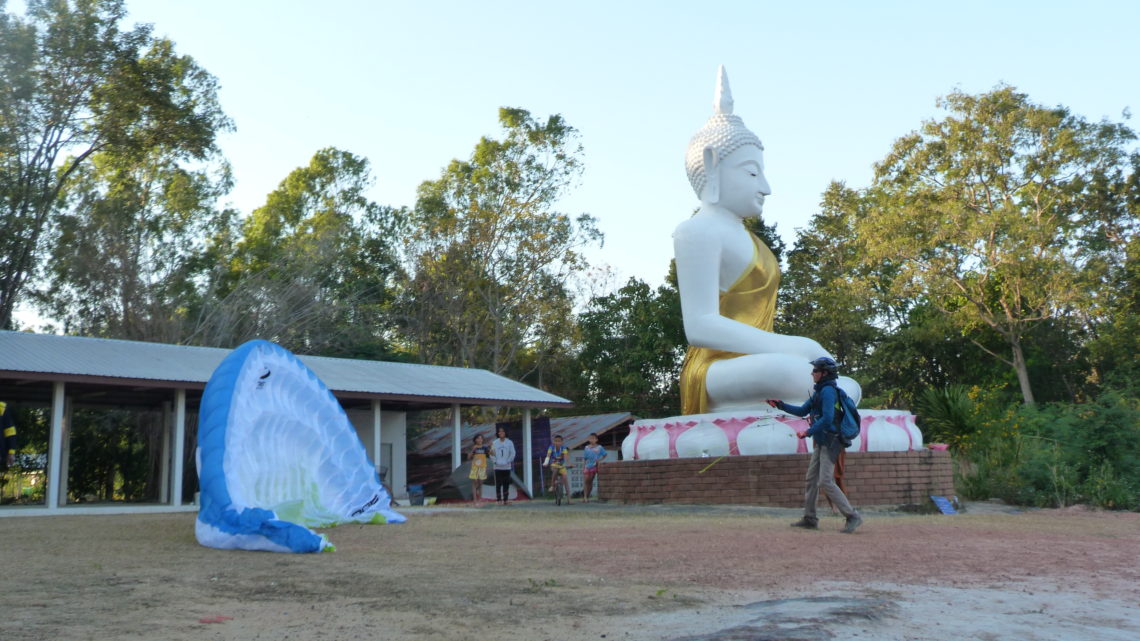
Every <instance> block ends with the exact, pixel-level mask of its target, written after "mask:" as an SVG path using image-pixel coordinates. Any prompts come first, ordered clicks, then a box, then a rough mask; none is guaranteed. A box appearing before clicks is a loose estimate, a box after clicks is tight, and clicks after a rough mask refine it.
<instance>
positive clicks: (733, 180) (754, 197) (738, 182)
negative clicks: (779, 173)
mask: <svg viewBox="0 0 1140 641" xmlns="http://www.w3.org/2000/svg"><path fill="white" fill-rule="evenodd" d="M717 170H718V171H719V172H720V200H718V201H717V204H718V205H720V206H721V207H724V208H725V209H727V210H729V211H731V212H732V213H734V214H736V215H737V216H740V217H741V218H753V217H755V216H759V215H760V214H761V213H762V212H763V211H764V197H765V196H767V195H769V194H771V193H772V189H771V187H769V186H768V180H767V179H766V178H764V152H763V151H760V148H759V147H756V146H754V145H744V146H743V147H740V148H739V149H737V150H736V151H733V152H732V153H730V154H729V155H727V156H725V157H724V159H723V160H721V162H720V164H719V165H718V167H717Z"/></svg>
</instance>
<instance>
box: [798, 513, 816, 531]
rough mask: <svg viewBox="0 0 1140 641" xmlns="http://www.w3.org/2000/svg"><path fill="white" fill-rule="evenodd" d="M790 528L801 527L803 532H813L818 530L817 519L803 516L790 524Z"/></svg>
mask: <svg viewBox="0 0 1140 641" xmlns="http://www.w3.org/2000/svg"><path fill="white" fill-rule="evenodd" d="M792 527H802V528H803V529H805V530H815V529H818V528H819V519H812V518H808V517H806V516H805V517H804V518H802V519H800V520H798V521H796V522H795V523H792Z"/></svg>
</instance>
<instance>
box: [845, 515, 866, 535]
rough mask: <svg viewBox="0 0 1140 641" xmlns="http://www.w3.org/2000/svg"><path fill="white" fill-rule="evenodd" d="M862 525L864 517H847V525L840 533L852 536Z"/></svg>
mask: <svg viewBox="0 0 1140 641" xmlns="http://www.w3.org/2000/svg"><path fill="white" fill-rule="evenodd" d="M862 523H863V517H861V516H859V515H858V514H852V515H851V516H849V517H847V525H844V526H843V529H842V530H840V532H842V533H844V534H851V533H852V532H854V531H855V528H857V527H859V525H861V524H862Z"/></svg>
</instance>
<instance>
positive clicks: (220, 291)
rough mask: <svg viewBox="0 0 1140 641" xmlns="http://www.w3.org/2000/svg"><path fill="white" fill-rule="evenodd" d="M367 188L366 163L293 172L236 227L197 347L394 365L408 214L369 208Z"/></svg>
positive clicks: (348, 157)
mask: <svg viewBox="0 0 1140 641" xmlns="http://www.w3.org/2000/svg"><path fill="white" fill-rule="evenodd" d="M371 184H372V178H371V174H370V170H369V165H368V161H367V160H365V159H364V158H361V157H359V156H356V155H354V154H352V153H350V152H347V151H343V150H338V149H334V148H326V149H321V150H319V151H318V152H317V153H316V154H314V155H313V158H312V159H311V161H310V162H309V164H308V165H307V166H305V167H300V168H298V169H295V170H294V171H292V172H291V173H290V174H289V176H287V177H286V178H285V180H283V181H282V182H281V184H280V185H279V186H278V188H277V189H275V190H274V191H273V192H271V193H270V194H269V195H268V197H267V198H266V203H265V205H263V206H262V207H260V208H258V209H257V210H255V211H254V212H253V214H252V215H251V216H250V217H249V218H247V219H246V220H245V221H244V222H243V223H242V226H241V230H240V235H239V237H238V238H237V239H236V240H235V241H234V242H233V244H232V251H231V252H230V253H229V254H228V255H227V257H226V271H225V272H224V273H223V274H221V276H220V277H219V278H218V280H217V282H216V283H215V287H214V289H213V295H214V297H215V298H216V299H217V300H216V302H215V304H213V305H212V306H210V308H208V309H204V310H203V316H202V318H201V319H200V320H199V321H198V323H197V328H196V330H195V333H194V336H193V339H194V342H196V343H199V344H213V345H233V344H237V343H240V342H243V341H245V340H248V339H250V338H254V337H260V338H268V339H271V340H274V341H276V342H278V343H280V344H281V345H284V346H286V347H287V348H289V349H292V350H294V351H297V352H300V353H309V354H311V353H320V354H323V355H327V356H358V357H390V356H392V355H393V354H392V350H393V347H392V342H393V340H394V339H393V335H392V332H393V324H392V321H391V320H390V319H391V315H390V313H389V310H388V306H389V305H390V303H391V300H392V297H393V290H394V288H395V286H396V283H397V282H398V280H399V279H400V259H399V245H398V243H397V241H396V239H398V238H400V237H401V236H402V234H403V225H404V224H405V218H406V213H405V212H404V211H402V210H397V209H392V208H389V207H383V206H380V205H378V204H376V203H374V202H372V201H371V200H370V199H369V198H368V197H367V195H366V192H367V190H368V188H369V187H370V186H371Z"/></svg>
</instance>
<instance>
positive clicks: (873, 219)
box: [857, 87, 1136, 404]
mask: <svg viewBox="0 0 1140 641" xmlns="http://www.w3.org/2000/svg"><path fill="white" fill-rule="evenodd" d="M940 106H941V107H943V108H944V109H946V110H947V111H948V112H949V115H948V116H946V117H945V118H943V119H941V120H937V121H930V122H927V123H926V124H925V125H924V126H923V127H922V129H921V130H920V131H917V132H914V133H912V134H909V135H907V136H904V137H902V138H900V139H899V140H898V141H897V142H896V143H895V145H894V147H893V149H892V150H891V153H890V154H889V155H888V156H887V158H886V159H884V160H883V161H882V162H881V163H879V164H878V165H877V167H876V177H875V181H874V184H873V185H872V186H871V188H870V190H869V197H870V198H871V199H872V205H871V207H870V208H869V209H868V210H867V215H866V216H864V217H863V218H862V219H861V220H860V223H859V228H858V230H857V231H858V233H859V236H860V237H861V239H862V242H863V243H864V247H865V252H864V254H863V257H864V260H865V261H866V262H867V263H868V264H869V265H874V266H882V265H885V266H887V267H888V268H889V269H891V270H892V272H893V273H892V277H891V283H890V286H891V289H890V294H891V295H892V296H894V297H897V298H902V299H905V300H920V301H923V302H925V303H926V304H929V305H931V306H932V307H934V308H935V309H938V310H939V311H941V312H942V313H944V314H946V315H947V316H949V317H950V318H951V319H952V320H953V321H954V325H955V326H956V327H957V328H958V329H959V331H961V332H962V334H963V335H964V336H967V337H970V339H971V340H972V341H973V342H974V343H975V345H977V346H978V347H979V348H980V349H982V350H983V351H986V352H987V353H989V354H990V355H992V356H994V357H995V358H998V359H1000V360H1001V361H1002V362H1005V363H1006V364H1007V365H1009V366H1010V367H1012V368H1013V370H1014V371H1015V373H1016V375H1017V379H1018V383H1019V385H1020V387H1021V392H1022V395H1023V397H1024V400H1025V402H1026V403H1028V404H1032V403H1033V402H1034V394H1033V389H1032V385H1031V383H1030V376H1029V371H1028V367H1027V361H1026V355H1025V352H1026V349H1025V344H1024V343H1025V341H1026V340H1027V338H1030V337H1031V333H1032V331H1033V330H1034V328H1035V327H1036V326H1038V325H1041V324H1042V323H1044V322H1046V321H1050V320H1056V319H1065V318H1068V317H1071V316H1073V315H1075V314H1078V313H1080V312H1081V311H1082V310H1090V309H1092V308H1093V307H1095V305H1096V296H1097V294H1098V292H1099V293H1103V281H1104V278H1106V276H1107V274H1108V272H1109V271H1110V270H1111V265H1113V264H1115V263H1116V262H1117V261H1118V260H1119V257H1120V256H1121V255H1122V251H1123V247H1124V244H1123V242H1122V241H1124V240H1125V238H1124V237H1125V236H1127V235H1129V234H1131V233H1133V232H1134V229H1135V223H1136V212H1135V211H1134V210H1130V209H1129V207H1128V206H1127V205H1126V202H1127V198H1126V197H1125V196H1124V193H1125V191H1126V190H1124V189H1123V188H1122V182H1123V183H1127V182H1128V181H1129V180H1131V179H1130V178H1129V172H1130V171H1131V169H1130V168H1131V167H1134V166H1135V164H1136V163H1135V158H1134V156H1133V155H1130V153H1129V151H1128V145H1129V143H1131V142H1132V141H1133V140H1134V139H1135V134H1134V133H1133V132H1132V131H1131V130H1130V129H1128V128H1127V127H1125V126H1124V125H1121V124H1115V123H1110V122H1100V123H1090V122H1088V121H1087V120H1085V119H1084V118H1082V117H1080V116H1077V115H1074V114H1072V113H1070V112H1069V111H1068V110H1067V109H1065V108H1063V107H1054V108H1047V107H1042V106H1039V105H1036V104H1034V103H1032V102H1031V101H1030V100H1029V98H1028V97H1027V96H1026V95H1025V94H1022V93H1019V92H1017V91H1015V90H1014V89H1013V88H1012V87H998V88H997V89H995V90H993V91H991V92H989V93H986V94H982V95H979V96H972V95H967V94H964V93H961V92H955V93H952V94H950V95H949V96H947V97H946V98H945V99H943V100H942V101H941V102H940ZM980 328H986V329H988V330H991V331H993V332H995V333H997V334H998V335H999V336H1001V338H1002V340H1003V341H1004V342H1005V345H1006V349H1005V350H1004V352H1005V353H1004V354H1003V353H1001V352H998V351H995V350H993V349H991V348H990V347H989V346H987V345H986V344H985V343H984V342H983V341H981V340H977V339H975V338H974V336H975V335H976V332H977V330H978V329H980Z"/></svg>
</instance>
